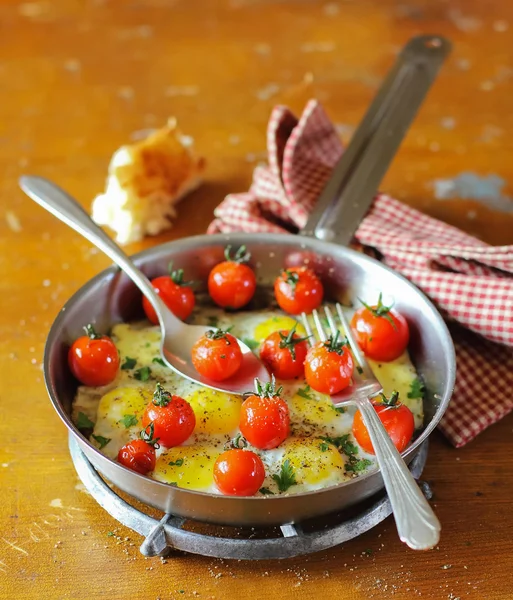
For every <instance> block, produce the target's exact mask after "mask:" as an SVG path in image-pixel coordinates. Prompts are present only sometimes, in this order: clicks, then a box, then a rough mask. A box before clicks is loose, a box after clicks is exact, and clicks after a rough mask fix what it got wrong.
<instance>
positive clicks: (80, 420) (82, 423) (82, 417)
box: [77, 412, 94, 429]
mask: <svg viewBox="0 0 513 600" xmlns="http://www.w3.org/2000/svg"><path fill="white" fill-rule="evenodd" d="M77 427H78V428H79V429H91V428H92V427H94V423H93V422H92V421H91V419H90V418H89V417H88V416H87V415H86V414H84V413H83V412H79V413H78V416H77Z"/></svg>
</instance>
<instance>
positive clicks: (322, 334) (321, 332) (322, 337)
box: [312, 310, 328, 342]
mask: <svg viewBox="0 0 513 600" xmlns="http://www.w3.org/2000/svg"><path fill="white" fill-rule="evenodd" d="M312 317H313V320H314V323H315V327H316V328H317V333H318V334H319V339H320V340H321V342H325V341H326V340H327V339H328V336H327V335H326V332H325V331H324V327H323V326H322V323H321V319H320V318H319V313H318V312H317V311H316V310H314V311H312Z"/></svg>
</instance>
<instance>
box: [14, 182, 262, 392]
mask: <svg viewBox="0 0 513 600" xmlns="http://www.w3.org/2000/svg"><path fill="white" fill-rule="evenodd" d="M19 183H20V187H21V189H22V190H23V191H24V192H25V193H26V194H27V196H29V197H30V198H32V200H34V201H35V202H37V203H38V204H39V205H40V206H42V207H43V208H45V209H46V210H47V211H48V212H51V213H52V214H53V215H54V216H56V217H57V218H59V219H60V220H61V221H63V222H64V223H66V225H69V226H70V227H71V228H73V229H74V230H75V231H78V233H80V234H81V235H83V236H84V237H85V238H87V239H88V240H89V241H90V242H92V243H93V244H94V245H95V246H96V247H97V248H99V249H100V250H101V251H102V252H104V253H105V254H106V255H107V256H108V257H109V258H111V259H112V260H113V261H114V262H115V263H116V264H117V265H118V266H119V267H120V268H121V269H123V271H124V272H125V273H126V274H127V275H128V276H129V277H130V279H132V281H133V282H134V283H135V285H136V286H137V287H138V288H139V289H140V290H141V292H142V293H143V294H144V295H145V296H146V298H148V300H149V301H150V302H151V305H152V306H153V308H154V309H155V312H156V313H157V317H158V319H159V323H160V329H161V331H162V342H161V346H160V351H161V354H162V358H163V359H164V361H165V362H166V364H167V365H168V366H169V367H171V369H173V370H174V371H176V372H177V373H179V374H180V375H183V377H186V378H187V379H190V380H191V381H194V382H196V383H199V384H201V385H204V386H206V387H209V388H212V389H215V390H220V391H222V392H228V393H232V394H243V393H245V392H248V391H250V390H252V389H253V386H254V381H255V377H258V379H260V380H261V381H269V373H268V372H267V370H266V368H265V367H264V365H263V364H262V363H261V362H260V360H259V359H258V358H257V357H256V356H255V355H254V354H253V352H251V350H250V348H249V347H248V346H246V344H244V343H243V342H241V340H237V341H238V342H239V346H240V348H241V350H242V354H243V361H242V365H241V367H240V369H239V370H238V371H237V373H236V374H235V375H233V376H232V377H230V378H229V379H227V380H225V381H212V380H211V379H207V378H205V377H203V376H201V375H200V374H199V373H198V372H197V371H196V369H195V368H194V365H193V364H192V360H191V350H192V346H193V345H194V343H195V342H196V341H197V340H198V339H199V338H200V337H201V336H202V335H203V334H204V333H205V332H206V331H208V330H212V329H214V330H215V329H216V328H215V327H207V326H204V325H187V324H186V323H184V322H183V321H180V319H178V318H177V317H175V315H174V314H173V313H172V312H171V311H170V310H169V309H168V308H167V306H166V305H165V304H164V303H163V302H162V300H161V299H160V297H159V295H158V294H157V293H156V292H155V290H154V289H153V286H152V285H151V283H150V281H149V279H148V278H147V277H146V275H144V273H142V272H141V271H140V270H139V269H138V268H137V267H136V266H135V265H134V263H133V262H132V261H131V260H130V259H129V258H128V256H127V255H126V254H125V253H124V252H123V250H121V248H120V247H119V246H118V245H117V244H116V243H115V242H113V241H112V240H111V239H110V238H109V237H108V235H107V234H106V233H105V232H104V231H103V230H102V229H100V228H99V227H98V226H97V225H96V224H95V223H94V222H93V220H92V219H91V217H90V216H89V215H88V214H87V213H86V212H85V210H84V209H83V208H82V207H81V206H80V204H78V202H77V201H76V200H74V199H73V198H72V197H71V196H70V195H69V194H67V193H66V192H65V191H63V190H61V188H59V187H58V186H57V185H55V184H54V183H52V182H51V181H48V180H47V179H44V178H43V177H35V176H32V175H23V176H22V177H20V181H19Z"/></svg>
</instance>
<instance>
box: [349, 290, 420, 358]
mask: <svg viewBox="0 0 513 600" xmlns="http://www.w3.org/2000/svg"><path fill="white" fill-rule="evenodd" d="M362 304H363V307H362V308H360V309H358V310H357V311H356V312H355V314H354V315H353V318H352V319H351V329H352V330H353V332H354V334H355V336H356V339H357V341H358V345H359V346H360V348H361V349H362V350H363V352H364V353H365V355H366V356H368V357H369V358H372V359H373V360H379V361H383V362H390V361H391V360H395V359H396V358H399V356H401V354H402V353H403V352H404V351H405V350H406V347H407V346H408V342H409V340H410V330H409V328H408V323H407V321H406V319H405V318H404V317H403V316H402V315H400V314H399V313H398V312H396V311H395V310H392V309H391V307H390V306H385V305H384V304H383V303H382V301H381V294H380V295H379V298H378V303H377V305H376V306H369V305H367V304H365V303H364V302H362Z"/></svg>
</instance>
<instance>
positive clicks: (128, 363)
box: [121, 356, 137, 371]
mask: <svg viewBox="0 0 513 600" xmlns="http://www.w3.org/2000/svg"><path fill="white" fill-rule="evenodd" d="M136 364H137V359H135V358H130V356H125V362H124V363H123V364H122V365H121V369H122V370H123V371H128V369H133V368H134V367H135V365H136Z"/></svg>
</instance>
